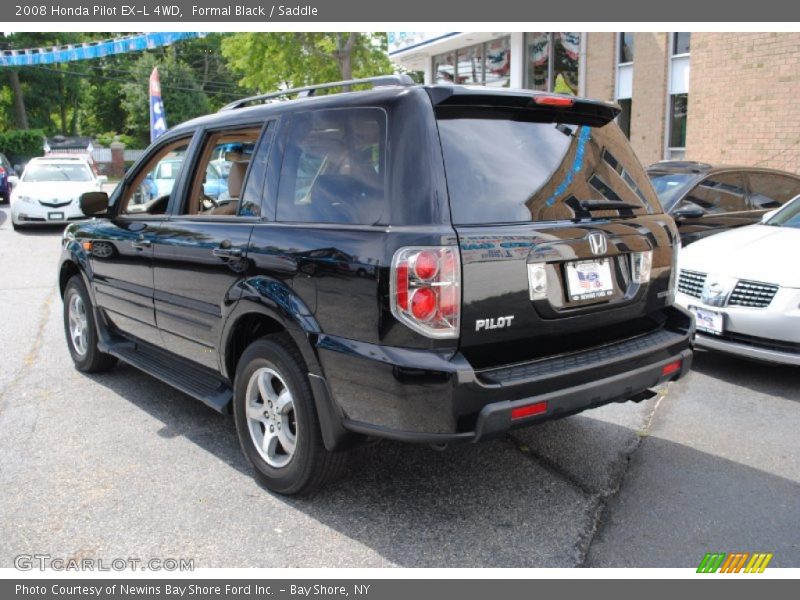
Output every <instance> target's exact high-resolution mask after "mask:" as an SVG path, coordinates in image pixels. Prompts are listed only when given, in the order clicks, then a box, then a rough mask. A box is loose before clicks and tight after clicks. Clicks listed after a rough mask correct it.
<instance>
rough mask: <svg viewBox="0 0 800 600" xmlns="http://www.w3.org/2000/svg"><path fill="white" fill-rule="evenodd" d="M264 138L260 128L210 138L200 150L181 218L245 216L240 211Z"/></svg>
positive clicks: (212, 135) (217, 133)
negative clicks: (249, 177)
mask: <svg viewBox="0 0 800 600" xmlns="http://www.w3.org/2000/svg"><path fill="white" fill-rule="evenodd" d="M260 135H261V127H260V126H259V127H250V128H244V129H236V130H230V131H218V132H214V133H211V134H209V135H208V136H207V137H206V140H205V142H204V144H203V148H202V149H201V150H200V155H199V156H200V158H199V159H198V161H197V163H196V166H195V169H194V175H193V177H192V180H191V184H190V186H189V194H188V196H187V198H186V200H185V201H184V203H183V209H182V211H181V214H184V215H193V216H200V217H206V216H208V217H220V216H222V217H235V216H238V215H239V214H244V213H240V210H239V207H240V203H241V200H242V195H243V191H244V184H245V179H246V177H247V172H248V169H249V167H250V162H251V160H252V159H253V155H254V153H255V148H256V144H257V143H258V138H259V137H260ZM251 203H252V202H251ZM249 214H252V208H251V211H250V213H249Z"/></svg>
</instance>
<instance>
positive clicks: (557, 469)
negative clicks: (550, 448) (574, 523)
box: [508, 433, 597, 496]
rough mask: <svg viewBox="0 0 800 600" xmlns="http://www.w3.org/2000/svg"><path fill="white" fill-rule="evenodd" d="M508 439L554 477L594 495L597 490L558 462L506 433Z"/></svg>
mask: <svg viewBox="0 0 800 600" xmlns="http://www.w3.org/2000/svg"><path fill="white" fill-rule="evenodd" d="M508 439H509V440H510V441H511V443H512V444H514V446H515V447H516V448H517V450H519V451H520V452H522V454H524V455H525V456H527V457H529V458H530V459H531V460H533V461H535V462H536V463H537V464H538V465H539V466H541V467H542V468H543V469H544V470H546V471H548V472H550V473H552V474H553V475H555V476H556V477H558V478H560V479H563V480H564V481H566V482H567V483H568V484H569V485H571V486H573V487H576V488H578V489H579V490H580V491H581V492H583V493H584V494H586V495H587V496H596V495H597V492H594V491H593V490H591V489H590V488H588V487H587V486H586V485H585V484H584V483H583V482H582V481H580V480H579V479H578V478H576V477H575V476H574V475H572V473H570V472H569V471H566V470H565V469H563V468H562V467H561V465H559V464H558V463H556V462H554V461H552V460H550V459H549V458H548V457H546V456H544V455H542V454H539V453H538V452H535V451H534V450H533V449H532V448H531V447H530V446H528V445H527V444H525V443H524V442H522V441H520V440H518V439H517V438H516V437H514V435H513V434H510V433H509V434H508Z"/></svg>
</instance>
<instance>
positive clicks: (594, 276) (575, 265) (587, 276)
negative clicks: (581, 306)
mask: <svg viewBox="0 0 800 600" xmlns="http://www.w3.org/2000/svg"><path fill="white" fill-rule="evenodd" d="M567 291H568V292H569V298H570V300H572V301H573V302H575V301H579V300H592V299H595V298H606V297H608V296H611V294H613V293H614V280H613V279H612V277H611V261H610V260H609V259H608V258H603V259H600V260H582V261H579V262H572V263H567Z"/></svg>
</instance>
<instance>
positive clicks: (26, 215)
mask: <svg viewBox="0 0 800 600" xmlns="http://www.w3.org/2000/svg"><path fill="white" fill-rule="evenodd" d="M105 181H106V177H105V176H104V175H101V176H95V174H94V172H93V171H92V169H91V167H90V166H89V164H88V163H87V162H86V161H85V160H83V159H81V158H78V157H68V156H65V157H45V158H34V159H31V161H30V162H29V163H28V164H27V166H26V167H25V171H24V172H23V173H22V177H20V178H19V183H18V184H17V185H16V186H15V187H14V190H13V192H12V193H11V224H12V226H13V227H14V229H18V228H19V227H21V226H23V225H37V224H38V225H44V224H47V223H52V224H56V223H66V222H68V221H74V220H76V219H82V218H84V214H83V212H82V211H81V207H80V196H81V194H83V193H84V192H96V191H100V190H101V189H102V187H103V183H104V182H105Z"/></svg>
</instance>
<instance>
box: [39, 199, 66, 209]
mask: <svg viewBox="0 0 800 600" xmlns="http://www.w3.org/2000/svg"><path fill="white" fill-rule="evenodd" d="M70 203H72V200H66V201H61V200H53V201H52V202H45V201H44V200H39V204H41V205H42V206H46V207H48V208H61V207H62V206H67V205H68V204H70Z"/></svg>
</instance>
